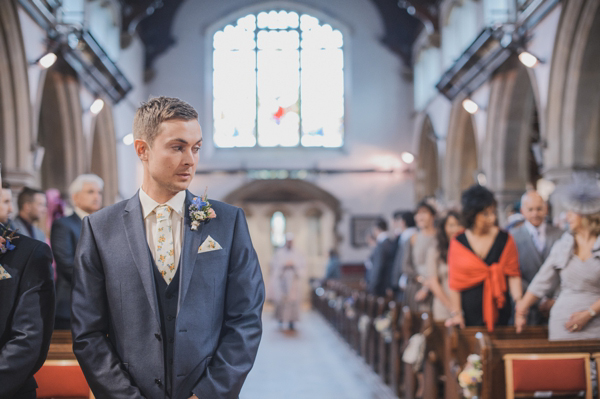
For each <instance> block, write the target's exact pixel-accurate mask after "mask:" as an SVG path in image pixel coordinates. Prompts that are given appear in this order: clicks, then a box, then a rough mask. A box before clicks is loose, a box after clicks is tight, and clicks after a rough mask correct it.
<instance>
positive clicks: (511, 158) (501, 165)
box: [481, 57, 543, 209]
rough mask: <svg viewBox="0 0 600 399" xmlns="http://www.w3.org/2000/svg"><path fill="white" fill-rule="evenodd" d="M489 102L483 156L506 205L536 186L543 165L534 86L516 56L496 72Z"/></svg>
mask: <svg viewBox="0 0 600 399" xmlns="http://www.w3.org/2000/svg"><path fill="white" fill-rule="evenodd" d="M489 104H490V105H489V110H488V118H487V134H486V140H485V149H484V150H483V154H484V155H483V156H482V159H481V160H482V166H483V170H484V171H485V173H486V177H487V181H488V185H489V186H490V188H491V189H492V190H494V191H495V193H496V195H497V199H498V202H499V206H500V209H504V207H505V205H508V204H510V203H512V202H514V201H516V200H517V199H518V198H519V197H520V196H521V194H522V193H523V192H524V191H525V190H526V189H528V188H535V187H536V183H537V180H538V179H539V178H540V177H541V174H540V172H541V169H542V166H543V165H542V148H541V140H540V137H541V132H540V123H539V112H538V107H537V102H536V96H535V89H534V85H533V84H532V81H531V79H530V74H529V73H528V70H527V69H526V68H525V67H524V66H523V65H521V64H520V63H519V62H518V60H516V57H515V59H511V60H510V61H509V62H508V63H506V64H505V65H504V66H503V67H502V68H501V69H500V70H499V71H498V72H497V73H496V75H495V77H494V79H493V81H492V83H491V90H490V101H489Z"/></svg>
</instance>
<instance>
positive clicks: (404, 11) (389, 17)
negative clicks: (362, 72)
mask: <svg viewBox="0 0 600 399" xmlns="http://www.w3.org/2000/svg"><path fill="white" fill-rule="evenodd" d="M194 1H206V0H194ZM371 1H372V2H373V3H374V4H375V6H376V7H377V9H378V10H379V12H380V13H381V16H382V19H383V22H384V24H385V34H384V36H383V37H382V38H381V41H382V43H383V44H384V45H386V46H387V47H388V48H389V49H390V50H392V51H393V52H395V53H396V54H398V55H399V56H400V57H401V58H402V59H403V61H404V62H405V63H406V64H407V65H411V61H412V60H411V53H412V51H411V49H412V45H413V43H414V41H415V39H416V37H417V35H418V33H419V31H420V30H421V29H422V27H423V26H424V24H427V23H428V21H429V22H433V26H434V28H435V29H436V28H437V15H436V14H437V7H436V4H437V3H438V2H439V1H438V0H371ZM120 2H121V4H122V6H123V30H124V32H129V33H133V32H134V31H137V32H138V34H139V35H140V38H141V40H142V41H143V42H144V45H145V47H146V68H147V69H151V68H152V65H153V63H154V60H155V59H156V58H157V57H158V56H159V55H160V54H162V53H163V52H164V51H166V50H167V49H168V48H169V47H170V46H172V45H173V44H175V38H174V37H173V35H172V30H171V28H172V24H173V18H174V17H175V13H176V12H177V10H178V8H179V6H180V5H181V3H182V2H183V0H164V1H161V0H120Z"/></svg>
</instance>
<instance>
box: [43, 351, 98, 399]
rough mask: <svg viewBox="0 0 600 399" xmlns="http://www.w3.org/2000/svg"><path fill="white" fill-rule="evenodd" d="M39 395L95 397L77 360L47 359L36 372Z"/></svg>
mask: <svg viewBox="0 0 600 399" xmlns="http://www.w3.org/2000/svg"><path fill="white" fill-rule="evenodd" d="M35 381H36V382H37V384H38V389H37V397H38V398H40V399H42V398H44V399H49V398H71V399H93V398H94V396H93V395H92V392H91V391H90V387H89V386H88V384H87V381H86V380H85V377H84V376H83V371H81V367H79V363H77V360H46V362H45V363H44V365H43V366H42V368H41V369H40V370H39V371H38V372H37V373H36V374H35Z"/></svg>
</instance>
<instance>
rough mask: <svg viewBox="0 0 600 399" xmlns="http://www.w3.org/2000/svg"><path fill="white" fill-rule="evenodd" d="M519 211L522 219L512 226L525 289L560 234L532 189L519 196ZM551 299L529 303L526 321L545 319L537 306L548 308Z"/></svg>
mask: <svg viewBox="0 0 600 399" xmlns="http://www.w3.org/2000/svg"><path fill="white" fill-rule="evenodd" d="M521 213H522V214H523V216H524V217H525V222H524V223H523V224H522V225H521V226H519V227H517V228H515V229H514V230H511V234H512V235H513V237H514V239H515V242H516V244H517V248H518V250H519V267H520V268H521V278H522V281H523V292H525V291H526V290H527V287H528V286H529V283H530V282H531V280H533V277H534V276H535V275H536V273H537V272H538V270H539V269H540V266H542V264H543V263H544V261H545V260H546V258H547V257H548V254H549V253H550V249H551V248H552V245H554V243H555V242H556V241H557V240H558V239H559V238H560V237H561V235H562V233H563V232H562V231H561V230H560V229H559V228H557V227H554V226H552V225H549V224H547V223H546V216H547V215H548V205H547V204H546V202H545V201H544V199H543V198H542V196H541V195H540V194H539V193H538V192H537V191H534V190H531V191H527V192H526V193H525V194H523V197H521ZM552 303H553V301H552V299H551V298H546V300H544V299H542V301H540V307H538V306H537V305H536V306H532V307H531V310H530V312H529V317H528V320H527V324H530V325H541V324H545V323H546V322H547V320H546V318H545V317H543V315H542V313H541V312H540V310H542V311H544V310H549V307H551V305H552Z"/></svg>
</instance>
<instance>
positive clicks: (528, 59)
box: [519, 51, 540, 68]
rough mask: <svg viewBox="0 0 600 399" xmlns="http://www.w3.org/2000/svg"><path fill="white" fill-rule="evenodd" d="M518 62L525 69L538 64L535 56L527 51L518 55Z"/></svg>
mask: <svg viewBox="0 0 600 399" xmlns="http://www.w3.org/2000/svg"><path fill="white" fill-rule="evenodd" d="M519 61H521V63H522V64H523V65H525V66H526V67H527V68H533V67H534V66H536V65H537V64H539V62H540V60H538V58H537V57H536V56H535V55H533V54H531V53H529V52H527V51H522V52H521V54H519Z"/></svg>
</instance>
